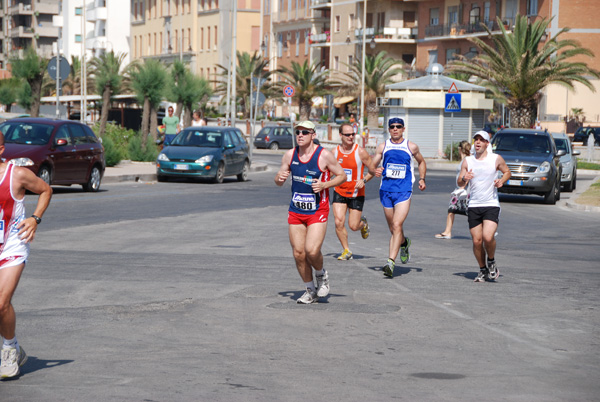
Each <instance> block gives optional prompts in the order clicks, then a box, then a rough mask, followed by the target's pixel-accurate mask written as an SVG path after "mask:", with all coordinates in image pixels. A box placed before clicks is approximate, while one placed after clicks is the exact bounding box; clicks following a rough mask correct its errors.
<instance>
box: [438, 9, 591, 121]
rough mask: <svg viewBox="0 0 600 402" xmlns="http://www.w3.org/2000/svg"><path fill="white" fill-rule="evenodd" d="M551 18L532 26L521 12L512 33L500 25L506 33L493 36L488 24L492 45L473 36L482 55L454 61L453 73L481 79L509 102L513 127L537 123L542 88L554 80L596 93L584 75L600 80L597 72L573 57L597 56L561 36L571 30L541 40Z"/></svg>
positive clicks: (503, 101)
mask: <svg viewBox="0 0 600 402" xmlns="http://www.w3.org/2000/svg"><path fill="white" fill-rule="evenodd" d="M550 21H551V20H548V19H542V20H539V21H536V22H534V23H532V24H529V23H528V22H527V17H525V16H521V15H518V16H517V19H516V23H515V27H514V30H513V32H512V33H509V32H507V31H506V29H505V28H504V26H503V25H502V24H501V21H500V19H498V23H499V26H500V28H501V29H502V35H498V36H492V33H491V31H490V30H489V29H488V27H487V26H486V25H482V26H483V27H484V28H485V29H486V30H487V32H488V34H489V36H490V37H491V38H492V45H489V44H487V43H486V42H484V41H483V40H481V39H479V38H470V39H469V40H470V41H472V42H473V43H474V44H476V45H477V46H478V47H479V48H480V49H481V52H482V53H481V54H480V55H479V56H476V57H474V58H473V59H471V60H468V59H466V58H465V57H464V56H460V55H459V59H458V60H455V61H453V62H452V63H451V64H450V66H449V67H450V70H451V71H452V72H460V73H467V74H469V75H470V76H475V77H477V78H479V80H480V82H479V84H480V85H482V86H484V87H486V88H487V89H488V90H490V91H491V93H492V95H493V97H494V98H495V99H496V100H498V101H499V102H501V103H504V104H506V106H507V107H508V109H509V110H510V112H511V124H512V125H513V126H515V127H521V128H524V127H531V126H532V124H533V120H534V116H535V112H536V109H537V103H538V99H539V96H540V95H539V93H540V90H542V89H543V88H544V87H546V86H547V85H549V84H551V83H557V84H560V85H563V86H565V87H567V88H569V89H573V83H574V82H579V83H581V84H583V85H585V86H586V87H588V88H589V89H590V90H592V91H595V89H594V86H593V85H592V83H591V82H590V81H589V80H588V79H587V78H586V77H585V76H586V75H588V76H593V77H596V78H599V77H600V75H599V73H598V71H596V70H593V69H591V68H589V67H588V66H587V64H586V63H584V62H580V61H577V62H572V61H569V59H571V58H572V57H574V56H590V57H593V56H594V54H593V53H592V52H591V51H590V50H589V49H586V48H582V47H580V46H579V44H578V42H576V41H574V40H570V39H563V40H561V39H559V36H560V35H562V34H563V33H565V32H568V31H569V28H563V29H561V30H560V31H559V32H558V33H557V34H556V35H554V36H553V37H552V38H550V39H549V40H548V41H546V42H545V43H543V41H542V37H543V36H544V35H545V33H546V29H547V28H548V25H549V24H550Z"/></svg>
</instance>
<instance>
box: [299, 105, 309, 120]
mask: <svg viewBox="0 0 600 402" xmlns="http://www.w3.org/2000/svg"><path fill="white" fill-rule="evenodd" d="M311 106H312V101H311V100H308V101H304V100H300V116H299V117H298V120H308V119H309V118H310V109H311Z"/></svg>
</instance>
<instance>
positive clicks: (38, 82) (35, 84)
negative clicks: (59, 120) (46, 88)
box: [29, 74, 44, 117]
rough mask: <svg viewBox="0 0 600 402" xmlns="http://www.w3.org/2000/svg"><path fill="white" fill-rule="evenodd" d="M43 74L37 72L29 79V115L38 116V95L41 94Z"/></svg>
mask: <svg viewBox="0 0 600 402" xmlns="http://www.w3.org/2000/svg"><path fill="white" fill-rule="evenodd" d="M43 77H44V76H43V74H39V75H38V76H36V78H34V79H32V80H31V81H29V86H30V87H31V112H30V114H31V117H39V115H40V97H41V96H42V80H43Z"/></svg>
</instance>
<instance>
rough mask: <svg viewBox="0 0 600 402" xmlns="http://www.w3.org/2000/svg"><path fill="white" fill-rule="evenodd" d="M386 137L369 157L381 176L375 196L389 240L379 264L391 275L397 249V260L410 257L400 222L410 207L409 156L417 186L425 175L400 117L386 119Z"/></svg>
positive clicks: (422, 162)
mask: <svg viewBox="0 0 600 402" xmlns="http://www.w3.org/2000/svg"><path fill="white" fill-rule="evenodd" d="M388 127H389V131H390V139H389V140H387V141H386V142H384V143H382V144H379V146H378V147H377V150H376V152H375V157H374V158H373V164H374V165H375V166H379V163H380V162H383V163H382V165H381V166H380V167H378V168H377V170H376V173H377V174H376V176H377V177H381V187H380V188H379V198H380V200H381V204H382V205H383V212H384V214H385V219H386V220H387V223H388V226H389V228H390V232H391V233H392V238H391V240H390V252H389V256H388V260H387V262H386V264H385V265H384V267H383V273H384V274H385V275H386V276H389V277H393V276H394V266H395V263H396V257H397V255H398V251H400V261H401V262H402V264H406V263H407V262H408V260H409V259H410V254H409V252H408V248H409V247H410V239H409V238H407V237H404V231H403V229H402V225H403V224H404V221H405V220H406V217H407V216H408V211H409V209H410V197H411V195H412V187H413V184H414V181H415V176H414V172H413V165H412V158H415V160H416V161H417V163H418V164H419V190H421V191H423V190H425V188H426V185H425V175H426V173H427V166H426V164H425V159H424V158H423V155H421V152H420V151H419V147H418V146H417V145H416V144H415V143H414V142H410V141H408V139H406V138H404V136H403V134H404V120H402V119H400V118H398V117H393V118H390V119H389V121H388Z"/></svg>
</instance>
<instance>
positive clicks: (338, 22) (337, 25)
mask: <svg viewBox="0 0 600 402" xmlns="http://www.w3.org/2000/svg"><path fill="white" fill-rule="evenodd" d="M340 25H341V17H340V16H339V15H336V16H335V22H334V25H333V30H334V31H335V32H340Z"/></svg>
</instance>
